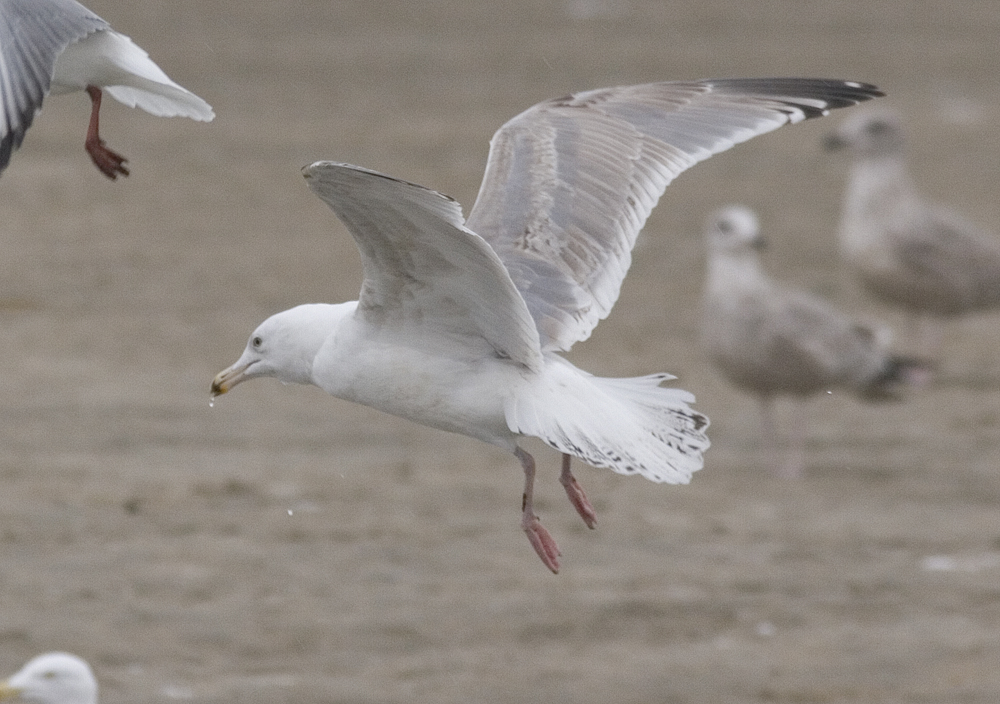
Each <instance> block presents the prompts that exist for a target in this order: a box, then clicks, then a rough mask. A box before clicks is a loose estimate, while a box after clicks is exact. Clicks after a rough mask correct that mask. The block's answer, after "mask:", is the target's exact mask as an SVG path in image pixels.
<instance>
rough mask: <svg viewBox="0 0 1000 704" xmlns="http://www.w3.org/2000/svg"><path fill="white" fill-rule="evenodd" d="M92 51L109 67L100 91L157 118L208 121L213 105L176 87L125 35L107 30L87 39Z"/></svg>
mask: <svg viewBox="0 0 1000 704" xmlns="http://www.w3.org/2000/svg"><path fill="white" fill-rule="evenodd" d="M86 41H88V42H89V43H90V44H91V45H92V48H89V47H88V49H89V50H90V51H94V52H96V53H99V54H100V55H101V56H102V57H103V58H104V59H105V60H106V61H108V62H109V63H110V66H109V67H107V68H105V69H104V70H105V71H106V72H107V73H106V74H105V80H104V81H103V82H102V83H103V88H104V90H106V91H107V92H108V93H110V94H111V97H113V98H114V99H115V100H117V101H118V102H120V103H123V104H125V105H127V106H129V107H130V108H135V107H138V108H142V109H143V110H145V111H146V112H148V113H150V114H152V115H156V116H157V117H190V118H191V119H192V120H197V121H199V122H211V120H212V118H214V117H215V112H214V111H213V110H212V106H210V105H209V104H208V103H206V102H205V101H204V100H202V99H201V98H199V97H198V96H197V95H195V94H194V93H192V92H191V91H189V90H188V89H187V88H184V87H183V86H181V85H178V84H177V83H175V82H174V81H173V80H171V79H170V77H169V76H167V74H166V73H164V72H163V69H161V68H160V67H159V66H157V65H156V63H155V62H154V61H153V60H152V59H150V58H149V54H147V53H146V51H145V50H144V49H143V48H142V47H140V46H138V45H137V44H135V43H133V42H132V40H131V39H129V38H128V37H126V36H125V35H124V34H119V33H118V32H113V31H111V30H107V31H104V32H98V33H96V34H95V35H93V36H92V37H90V38H88V39H87V40H86Z"/></svg>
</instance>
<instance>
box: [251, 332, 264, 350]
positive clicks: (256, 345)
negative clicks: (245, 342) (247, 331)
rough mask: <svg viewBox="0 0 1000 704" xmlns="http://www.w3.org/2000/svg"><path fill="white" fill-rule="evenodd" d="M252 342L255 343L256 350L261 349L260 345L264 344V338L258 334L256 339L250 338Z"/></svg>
mask: <svg viewBox="0 0 1000 704" xmlns="http://www.w3.org/2000/svg"><path fill="white" fill-rule="evenodd" d="M250 344H251V345H253V348H254V349H255V350H259V349H260V346H261V345H263V344H264V340H262V339H261V337H260V335H257V336H256V337H254V339H252V340H250Z"/></svg>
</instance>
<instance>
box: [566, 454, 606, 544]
mask: <svg viewBox="0 0 1000 704" xmlns="http://www.w3.org/2000/svg"><path fill="white" fill-rule="evenodd" d="M572 460H573V456H572V455H567V454H566V453H565V452H564V453H563V456H562V472H561V473H560V474H559V483H560V484H562V485H563V488H564V489H565V490H566V496H568V497H569V502H570V503H571V504H573V508H575V509H576V512H577V513H579V514H580V518H582V519H583V522H584V523H586V524H587V527H588V528H596V527H597V514H596V513H595V512H594V507H593V506H591V505H590V502H589V501H588V500H587V495H586V494H585V493H583V487H582V486H580V482H578V481H577V480H576V477H574V476H573V473H572V472H571V471H570V469H569V465H570V462H571V461H572Z"/></svg>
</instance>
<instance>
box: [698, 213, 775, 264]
mask: <svg viewBox="0 0 1000 704" xmlns="http://www.w3.org/2000/svg"><path fill="white" fill-rule="evenodd" d="M705 237H706V239H707V240H708V248H709V251H710V252H711V253H713V254H716V253H719V254H721V253H725V254H739V253H745V252H750V251H751V250H758V249H763V248H764V247H765V246H767V242H766V240H765V239H764V238H763V236H761V234H760V225H759V223H758V222H757V215H756V214H755V213H754V212H753V211H752V210H750V208H747V207H745V206H742V205H727V206H725V207H724V208H719V209H718V210H716V211H715V212H713V213H712V214H711V215H709V216H708V220H706V221H705Z"/></svg>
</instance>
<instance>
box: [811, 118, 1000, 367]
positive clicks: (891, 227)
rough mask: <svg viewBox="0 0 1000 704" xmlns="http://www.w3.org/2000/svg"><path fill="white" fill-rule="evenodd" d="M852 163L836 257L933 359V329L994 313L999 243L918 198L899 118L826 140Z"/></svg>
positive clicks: (999, 298)
mask: <svg viewBox="0 0 1000 704" xmlns="http://www.w3.org/2000/svg"><path fill="white" fill-rule="evenodd" d="M826 146H827V148H828V149H840V148H845V149H847V150H848V151H849V152H850V154H851V156H852V157H853V161H854V163H853V165H852V167H851V174H850V177H849V180H848V184H847V190H846V193H845V195H844V203H843V209H842V214H841V220H840V233H839V237H840V252H841V256H842V257H843V258H844V260H845V262H846V263H847V264H848V266H849V267H850V268H851V270H852V271H853V273H854V274H855V275H856V277H857V278H858V280H859V282H860V283H861V285H862V286H863V287H864V289H865V291H866V292H867V293H869V294H870V295H872V296H873V297H875V298H877V299H879V300H881V301H882V302H884V303H888V304H889V305H892V306H896V307H897V308H901V309H902V310H904V311H906V312H907V313H908V314H909V316H910V319H911V327H912V328H913V335H914V337H916V338H918V343H917V354H918V355H920V356H923V357H926V358H928V359H931V360H934V359H935V358H936V357H938V356H939V346H940V333H941V326H940V324H939V321H940V320H942V319H946V318H953V317H956V316H959V315H964V314H967V313H972V312H975V311H984V310H997V309H1000V240H998V239H997V237H996V235H995V234H993V233H989V232H986V231H984V230H983V229H981V228H978V227H976V226H974V225H972V224H971V223H969V222H968V221H967V220H965V219H964V218H963V217H962V216H960V215H959V214H958V213H956V212H954V211H952V210H950V209H948V208H946V207H944V206H941V205H938V204H937V203H934V202H932V201H929V200H928V199H926V198H924V197H923V196H922V195H921V194H920V193H919V192H918V190H917V187H916V185H915V184H914V182H913V178H912V177H911V175H910V173H909V170H908V169H907V165H906V158H905V149H904V148H905V140H904V135H903V128H902V125H901V123H900V119H899V116H898V115H897V114H895V113H894V112H891V111H889V110H885V109H883V110H877V111H865V112H859V113H858V114H857V115H854V116H852V118H851V119H848V120H845V121H844V122H843V124H841V125H840V127H839V128H838V129H837V131H836V132H834V133H833V134H831V135H830V136H828V137H827V140H826Z"/></svg>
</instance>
